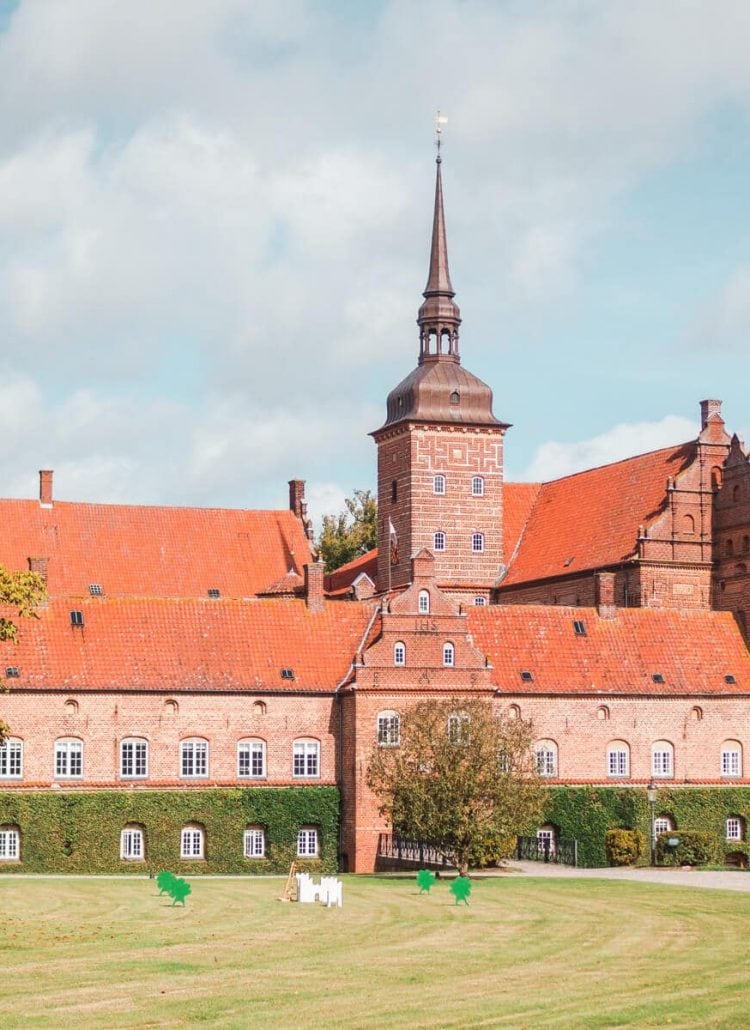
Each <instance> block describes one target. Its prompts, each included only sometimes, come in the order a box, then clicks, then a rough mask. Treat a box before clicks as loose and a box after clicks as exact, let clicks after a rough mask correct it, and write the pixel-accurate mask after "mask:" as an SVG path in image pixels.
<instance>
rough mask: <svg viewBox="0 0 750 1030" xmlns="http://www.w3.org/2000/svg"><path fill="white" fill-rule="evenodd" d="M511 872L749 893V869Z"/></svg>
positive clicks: (534, 867) (541, 867)
mask: <svg viewBox="0 0 750 1030" xmlns="http://www.w3.org/2000/svg"><path fill="white" fill-rule="evenodd" d="M510 867H511V868H512V869H516V870H520V871H521V872H522V873H523V875H524V876H551V877H557V878H560V879H571V878H575V879H587V880H631V881H635V882H637V883H665V884H669V885H670V886H675V887H709V888H714V889H716V888H719V889H721V890H728V891H750V870H747V871H746V870H740V869H727V870H726V871H725V870H711V871H704V870H698V869H663V868H660V869H651V868H648V867H646V868H640V869H631V868H629V867H627V866H625V867H622V866H617V867H613V868H609V869H573V868H572V867H571V866H565V865H552V864H548V865H545V863H544V862H512V863H510Z"/></svg>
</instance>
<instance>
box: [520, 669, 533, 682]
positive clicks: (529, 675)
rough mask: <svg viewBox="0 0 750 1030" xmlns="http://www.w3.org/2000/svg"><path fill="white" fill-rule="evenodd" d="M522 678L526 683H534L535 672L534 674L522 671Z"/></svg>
mask: <svg viewBox="0 0 750 1030" xmlns="http://www.w3.org/2000/svg"><path fill="white" fill-rule="evenodd" d="M521 680H522V681H523V682H524V683H533V682H534V674H533V672H526V671H524V672H522V673H521Z"/></svg>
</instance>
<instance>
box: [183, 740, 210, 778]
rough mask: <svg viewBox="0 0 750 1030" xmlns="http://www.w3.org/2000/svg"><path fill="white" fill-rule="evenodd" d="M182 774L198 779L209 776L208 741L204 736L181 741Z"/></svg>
mask: <svg viewBox="0 0 750 1030" xmlns="http://www.w3.org/2000/svg"><path fill="white" fill-rule="evenodd" d="M180 776H185V777H189V778H196V779H205V778H206V777H207V776H208V741H207V740H204V739H203V737H189V738H188V739H187V740H181V741H180Z"/></svg>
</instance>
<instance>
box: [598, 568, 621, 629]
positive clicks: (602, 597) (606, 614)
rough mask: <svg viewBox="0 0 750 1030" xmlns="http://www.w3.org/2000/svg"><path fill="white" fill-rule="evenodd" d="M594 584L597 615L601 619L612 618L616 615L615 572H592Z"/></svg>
mask: <svg viewBox="0 0 750 1030" xmlns="http://www.w3.org/2000/svg"><path fill="white" fill-rule="evenodd" d="M594 584H595V593H596V607H597V608H598V609H599V616H600V618H602V619H614V618H616V617H617V606H616V605H615V574H614V572H596V573H594Z"/></svg>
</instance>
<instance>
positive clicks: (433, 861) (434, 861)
mask: <svg viewBox="0 0 750 1030" xmlns="http://www.w3.org/2000/svg"><path fill="white" fill-rule="evenodd" d="M378 855H379V856H380V857H381V858H388V859H391V860H393V861H396V862H418V863H419V864H420V865H423V866H428V865H436V866H440V867H441V868H443V867H445V868H448V867H449V866H450V864H451V863H450V862H449V861H448V859H447V858H446V857H445V855H443V854H442V852H441V851H440V850H439V849H438V848H436V847H435V845H434V844H425V843H424V842H423V841H419V840H407V839H406V838H405V837H399V836H398V835H397V834H395V833H381V834H380V837H379V840H378Z"/></svg>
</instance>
